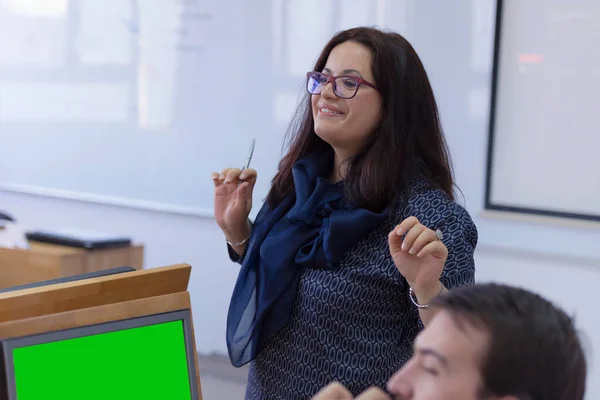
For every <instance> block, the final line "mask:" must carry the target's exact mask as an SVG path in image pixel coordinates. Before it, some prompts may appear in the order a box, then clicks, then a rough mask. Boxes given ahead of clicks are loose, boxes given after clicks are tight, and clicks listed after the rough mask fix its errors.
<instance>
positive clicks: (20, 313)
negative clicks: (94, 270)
mask: <svg viewBox="0 0 600 400" xmlns="http://www.w3.org/2000/svg"><path fill="white" fill-rule="evenodd" d="M190 273H191V266H189V265H187V264H179V265H173V266H167V267H161V268H151V269H146V270H140V271H134V272H126V273H119V274H115V275H108V276H102V277H97V278H91V279H84V280H78V281H72V282H67V283H59V284H53V285H48V286H39V287H34V288H29V289H23V290H17V291H13V292H7V293H2V294H0V341H2V343H4V349H5V351H4V352H5V353H6V348H7V347H6V343H8V342H11V341H12V342H15V341H19V340H21V341H23V340H25V341H26V340H31V338H36V337H40V336H44V334H47V333H53V334H54V333H56V334H63V333H64V332H73V331H78V332H81V331H82V329H79V328H85V329H98V328H102V327H103V326H109V325H111V324H112V325H111V326H114V325H115V323H121V324H124V323H125V324H126V323H128V322H127V321H140V320H144V317H150V316H155V317H156V316H159V317H160V316H164V315H169V313H171V314H172V313H173V312H183V313H185V314H186V315H189V318H188V319H189V321H188V322H189V326H187V330H186V333H185V336H187V337H186V344H185V349H186V351H187V353H186V354H187V358H186V357H185V356H184V357H183V358H184V359H187V363H188V364H189V374H190V377H189V385H190V392H191V393H192V394H191V397H189V398H191V399H196V398H197V399H199V400H201V399H202V393H201V386H200V373H199V370H198V358H197V353H196V346H195V338H194V330H193V323H192V321H191V304H190V295H189V292H188V291H187V287H188V282H189V278H190ZM46 336H48V335H46ZM80 336H81V335H80ZM156 344H157V345H160V343H156ZM152 347H154V345H153V346H152ZM152 347H150V348H148V349H147V351H148V353H150V354H152V352H153V348H152ZM150 356H151V355H150ZM150 356H146V355H144V358H145V357H150ZM5 360H6V354H4V360H0V362H5ZM140 362H143V361H140ZM7 364H10V363H7ZM7 368H8V370H9V372H10V369H11V368H12V367H11V366H10V365H9V366H8V367H7V366H5V368H4V369H5V370H6V369H7ZM186 371H187V369H186ZM12 372H13V373H14V371H12ZM7 376H8V374H7V373H6V372H5V373H4V376H0V382H2V380H4V381H5V386H6V385H8V386H10V383H8V384H7V383H6V382H7V379H8V380H10V378H7ZM15 379H16V378H15ZM186 379H187V378H186ZM186 382H187V380H186ZM105 385H110V382H105ZM8 386H7V387H8ZM90 389H92V388H90ZM0 390H4V389H1V388H0ZM14 391H15V389H14V388H13V392H14ZM9 392H10V391H9ZM194 392H195V394H194ZM4 396H6V395H4ZM12 396H13V397H14V396H15V395H14V394H13V395H12ZM84 397H85V396H84ZM2 398H4V397H3V394H1V393H0V399H2ZM8 398H12V397H8ZM82 398H83V397H82Z"/></svg>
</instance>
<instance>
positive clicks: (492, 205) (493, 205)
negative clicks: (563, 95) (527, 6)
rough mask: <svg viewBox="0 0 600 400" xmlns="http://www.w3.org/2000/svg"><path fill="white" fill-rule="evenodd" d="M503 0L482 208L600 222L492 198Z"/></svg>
mask: <svg viewBox="0 0 600 400" xmlns="http://www.w3.org/2000/svg"><path fill="white" fill-rule="evenodd" d="M503 3H504V1H503V0H497V1H496V23H495V31H494V56H493V66H492V87H491V101H490V118H489V125H488V146H487V161H486V176H485V198H484V209H486V210H491V211H502V212H511V213H518V214H525V215H533V216H542V217H554V218H566V219H573V220H583V221H594V222H600V215H597V214H585V213H579V212H569V211H560V210H551V209H546V208H536V207H526V206H518V205H511V204H503V203H499V202H495V201H493V200H492V180H493V177H494V171H493V169H494V166H493V158H494V143H495V135H496V132H495V130H496V118H497V116H496V102H497V96H498V85H499V80H500V47H501V41H502V32H503V31H502V29H503V27H502V20H503V18H504V15H503Z"/></svg>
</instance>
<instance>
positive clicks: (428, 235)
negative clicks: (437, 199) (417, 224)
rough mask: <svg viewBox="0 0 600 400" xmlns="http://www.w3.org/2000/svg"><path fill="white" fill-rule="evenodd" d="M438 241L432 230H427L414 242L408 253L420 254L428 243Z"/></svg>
mask: <svg viewBox="0 0 600 400" xmlns="http://www.w3.org/2000/svg"><path fill="white" fill-rule="evenodd" d="M421 226H423V225H421ZM436 240H438V237H437V235H436V234H435V232H434V231H432V230H431V229H427V228H425V229H424V230H423V231H422V232H421V233H420V234H419V236H417V238H416V239H415V240H414V242H413V243H412V245H411V246H410V248H409V250H408V252H409V253H410V254H413V255H415V254H419V252H420V251H421V250H422V249H423V247H425V246H426V245H427V244H428V243H431V242H433V241H436Z"/></svg>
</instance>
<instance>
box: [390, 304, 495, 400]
mask: <svg viewBox="0 0 600 400" xmlns="http://www.w3.org/2000/svg"><path fill="white" fill-rule="evenodd" d="M487 343H488V335H487V333H486V332H484V331H482V330H481V329H477V328H476V327H473V326H472V325H471V324H470V323H468V322H467V321H465V322H464V323H462V324H460V326H459V325H458V324H457V322H456V319H455V318H454V317H452V316H451V315H450V314H449V313H448V312H447V311H444V310H440V311H439V312H438V313H437V314H436V315H435V317H434V318H433V319H432V320H431V322H430V323H429V324H428V325H427V327H426V328H425V329H424V330H423V331H422V332H421V333H420V334H419V335H418V336H417V338H416V339H415V342H414V355H413V357H412V358H411V359H410V360H409V361H408V362H407V363H406V364H405V365H404V367H402V369H400V370H399V371H398V372H396V373H395V374H394V376H392V377H391V378H390V380H389V381H388V390H389V391H390V393H392V394H393V395H394V398H395V399H402V400H476V399H480V397H479V389H480V387H481V382H482V378H481V372H480V365H481V360H482V359H483V357H484V355H485V351H486V348H487Z"/></svg>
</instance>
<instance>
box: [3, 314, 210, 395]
mask: <svg viewBox="0 0 600 400" xmlns="http://www.w3.org/2000/svg"><path fill="white" fill-rule="evenodd" d="M173 321H182V322H183V339H184V343H185V350H186V359H187V363H188V375H189V377H188V379H189V382H190V394H191V399H192V400H199V398H200V397H199V389H200V388H199V387H198V381H197V379H196V376H197V375H196V373H197V371H196V355H195V354H194V348H195V347H194V343H193V335H192V319H191V313H190V310H189V309H184V310H177V311H168V312H165V313H159V314H151V315H145V316H140V317H134V318H128V319H123V320H118V321H110V322H105V323H99V324H93V325H86V326H82V327H76V328H67V329H62V330H59V331H52V332H45V333H39V334H34V335H28V336H21V337H17V338H11V339H5V340H3V341H2V353H3V354H2V355H3V361H4V373H5V375H6V381H5V382H6V389H7V395H8V400H17V391H16V381H15V371H14V366H13V350H14V349H17V348H21V347H27V346H35V345H38V344H44V343H51V342H57V341H62V340H69V339H75V338H79V337H84V336H91V335H98V334H103V333H109V332H115V331H120V330H125V329H132V328H141V327H144V326H150V325H157V324H161V323H167V322H173ZM148 351H150V349H149V350H148ZM0 398H1V395H0Z"/></svg>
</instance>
